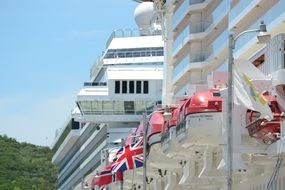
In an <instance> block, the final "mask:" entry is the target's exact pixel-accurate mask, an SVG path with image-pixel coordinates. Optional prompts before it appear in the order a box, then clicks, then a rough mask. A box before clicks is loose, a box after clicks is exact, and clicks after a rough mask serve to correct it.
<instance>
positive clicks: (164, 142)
mask: <svg viewBox="0 0 285 190" xmlns="http://www.w3.org/2000/svg"><path fill="white" fill-rule="evenodd" d="M181 106H182V105H180V106H179V107H172V108H171V109H170V111H171V118H170V120H169V121H166V122H165V123H164V125H163V127H162V131H161V148H162V150H163V152H164V154H166V155H167V156H168V157H170V158H180V157H181V156H182V157H184V158H185V156H184V154H185V151H184V150H185V148H182V147H181V145H180V144H179V142H178V140H177V138H176V126H177V120H178V117H179V113H180V109H181Z"/></svg>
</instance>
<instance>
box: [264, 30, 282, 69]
mask: <svg viewBox="0 0 285 190" xmlns="http://www.w3.org/2000/svg"><path fill="white" fill-rule="evenodd" d="M284 40H285V35H284V34H279V35H277V36H275V37H274V38H272V40H271V42H270V43H269V44H268V45H267V55H268V56H266V59H267V60H266V63H267V65H266V66H265V67H266V71H269V72H270V73H272V72H274V71H277V70H279V69H282V68H284Z"/></svg>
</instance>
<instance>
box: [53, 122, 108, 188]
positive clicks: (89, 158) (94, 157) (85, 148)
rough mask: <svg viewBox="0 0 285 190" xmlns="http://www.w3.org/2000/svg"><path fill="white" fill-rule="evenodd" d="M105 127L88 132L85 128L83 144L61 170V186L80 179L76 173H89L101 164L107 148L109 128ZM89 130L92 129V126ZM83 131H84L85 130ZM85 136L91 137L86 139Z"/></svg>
mask: <svg viewBox="0 0 285 190" xmlns="http://www.w3.org/2000/svg"><path fill="white" fill-rule="evenodd" d="M103 126H104V124H102V125H101V129H100V130H95V127H94V128H93V129H91V130H88V129H87V128H86V127H85V131H84V132H83V133H82V136H81V137H80V139H79V140H80V141H82V142H83V144H82V145H81V146H80V148H78V149H77V150H76V152H75V154H74V155H73V156H72V157H71V159H70V160H68V161H67V162H65V163H64V164H63V165H62V166H61V168H60V170H59V175H58V183H59V184H60V186H61V184H62V183H65V182H66V181H68V180H69V181H70V182H72V178H73V177H78V176H76V175H75V176H74V173H78V172H82V170H84V171H85V172H87V171H88V170H89V169H90V168H92V167H93V166H94V165H95V164H96V163H98V162H100V158H101V150H102V149H103V148H105V147H106V146H107V139H106V138H107V136H106V135H107V128H106V127H103ZM88 128H90V126H89V127H88ZM82 130H84V128H83V129H82ZM84 136H89V137H88V138H87V139H86V138H84ZM94 161H95V163H94ZM90 162H91V163H92V162H93V164H94V165H92V164H91V165H90ZM79 166H80V167H79ZM85 167H87V168H85Z"/></svg>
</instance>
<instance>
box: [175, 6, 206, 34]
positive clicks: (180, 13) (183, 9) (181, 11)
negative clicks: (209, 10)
mask: <svg viewBox="0 0 285 190" xmlns="http://www.w3.org/2000/svg"><path fill="white" fill-rule="evenodd" d="M204 2H205V0H184V2H183V3H182V4H181V5H180V6H179V7H178V8H177V9H176V11H175V12H174V14H173V16H172V27H173V28H175V27H176V26H177V25H178V24H179V23H180V22H181V20H182V19H183V18H184V17H185V15H186V14H187V13H188V11H189V8H190V6H191V5H195V4H199V3H204Z"/></svg>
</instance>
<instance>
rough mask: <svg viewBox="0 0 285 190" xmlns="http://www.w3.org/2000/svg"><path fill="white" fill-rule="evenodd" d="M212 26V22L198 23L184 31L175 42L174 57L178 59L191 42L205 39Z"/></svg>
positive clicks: (192, 24)
mask: <svg viewBox="0 0 285 190" xmlns="http://www.w3.org/2000/svg"><path fill="white" fill-rule="evenodd" d="M210 25H211V23H210V22H207V21H205V22H197V23H191V24H190V26H189V25H187V26H186V27H185V28H184V30H183V31H182V32H181V33H180V34H179V36H177V38H176V39H175V40H174V42H173V53H172V56H173V57H178V55H179V54H180V53H181V52H182V50H183V49H184V48H186V47H187V44H188V43H189V42H190V41H191V40H195V41H199V40H202V39H203V38H205V36H206V34H207V32H206V31H207V29H208V28H209V26H210Z"/></svg>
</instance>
